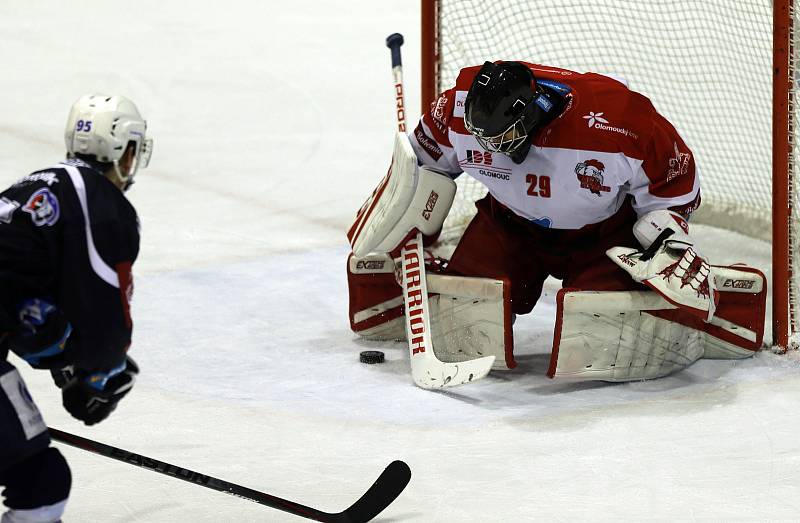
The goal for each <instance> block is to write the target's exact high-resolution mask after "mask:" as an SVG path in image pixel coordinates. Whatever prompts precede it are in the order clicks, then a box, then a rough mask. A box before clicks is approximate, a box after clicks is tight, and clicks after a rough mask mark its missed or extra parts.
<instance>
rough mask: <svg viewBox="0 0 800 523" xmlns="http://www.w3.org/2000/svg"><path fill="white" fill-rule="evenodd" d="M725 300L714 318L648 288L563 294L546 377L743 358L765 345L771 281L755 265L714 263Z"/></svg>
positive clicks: (630, 375)
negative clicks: (628, 290)
mask: <svg viewBox="0 0 800 523" xmlns="http://www.w3.org/2000/svg"><path fill="white" fill-rule="evenodd" d="M714 274H715V280H714V286H715V287H716V288H717V289H718V290H719V294H720V303H719V307H718V308H717V313H716V314H715V316H714V317H713V318H712V319H711V321H710V322H706V321H703V320H702V319H701V318H698V317H697V316H696V315H693V314H690V313H688V312H686V311H685V310H683V309H682V308H677V307H676V306H675V305H672V304H671V303H669V302H667V301H666V300H664V299H663V298H662V297H661V296H660V295H658V294H656V293H654V292H648V291H630V292H586V291H584V292H580V291H576V290H571V289H562V290H561V291H559V294H558V296H557V312H556V329H555V333H554V337H553V350H552V353H551V357H550V368H549V370H548V376H550V377H551V378H554V377H558V378H566V379H572V380H578V381H581V380H601V381H630V380H640V379H650V378H658V377H661V376H665V375H667V374H670V373H672V372H675V371H677V370H680V369H682V368H684V367H687V366H688V365H690V364H691V363H693V362H694V361H696V360H697V359H699V358H701V357H702V358H711V359H739V358H747V357H750V356H752V355H753V354H754V353H755V352H756V351H758V350H759V349H760V348H761V344H762V342H763V337H764V318H765V311H766V297H767V289H766V280H765V278H764V275H763V274H762V273H761V272H760V271H758V270H757V269H753V268H750V267H743V266H735V267H714Z"/></svg>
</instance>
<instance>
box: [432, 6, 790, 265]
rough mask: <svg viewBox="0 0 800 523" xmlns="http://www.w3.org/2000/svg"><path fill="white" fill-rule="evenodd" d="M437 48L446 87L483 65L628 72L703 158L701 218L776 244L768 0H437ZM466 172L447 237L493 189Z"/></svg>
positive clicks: (699, 162) (631, 80)
mask: <svg viewBox="0 0 800 523" xmlns="http://www.w3.org/2000/svg"><path fill="white" fill-rule="evenodd" d="M438 44H439V57H440V73H439V78H438V89H439V90H440V91H441V90H443V89H446V88H448V87H450V86H451V85H452V84H453V83H454V81H455V77H456V76H457V74H458V71H459V69H460V68H462V67H465V66H469V65H478V64H481V63H483V62H484V61H486V60H490V61H494V60H525V61H530V62H535V63H540V64H545V65H554V66H558V67H563V68H566V69H572V70H576V71H581V72H583V71H594V72H599V73H605V74H611V75H614V76H621V77H623V78H625V79H626V80H628V82H629V85H630V87H631V88H632V89H634V90H636V91H639V92H641V93H643V94H645V95H646V96H648V97H649V98H650V99H651V100H652V102H653V104H654V105H655V107H656V108H657V109H658V110H659V112H661V113H662V114H663V115H664V116H666V117H667V118H668V119H669V120H670V121H671V122H672V123H673V124H674V125H675V127H676V128H677V129H678V131H679V132H680V133H681V135H682V136H683V138H684V139H685V141H686V143H687V144H688V145H689V147H691V148H692V149H693V151H694V153H695V158H696V162H697V165H698V169H699V170H700V173H701V180H702V184H703V190H702V197H703V205H702V207H701V210H700V211H698V213H696V214H695V219H696V220H698V221H702V222H705V223H711V224H716V225H724V226H725V227H726V228H733V229H736V230H738V231H739V232H743V233H745V234H749V235H751V236H756V237H759V238H762V239H767V240H768V239H770V237H771V222H772V217H771V213H772V181H771V180H772V174H771V169H772V3H771V1H770V0H741V1H735V2H731V1H730V0H702V1H700V0H640V1H637V2H631V1H629V0H559V1H557V2H535V3H532V2H525V1H522V0H516V1H515V0H495V1H493V2H491V3H486V2H482V1H480V0H440V1H439V37H438ZM795 143H796V142H795ZM465 178H466V177H465V176H462V177H460V178H459V181H458V183H459V194H458V196H457V198H458V200H457V203H456V204H455V205H454V209H453V211H452V213H451V216H450V218H449V219H448V222H446V224H445V234H444V235H445V236H446V237H449V238H453V237H456V238H457V235H458V231H459V230H460V229H461V228H463V227H464V226H465V225H466V223H467V222H468V220H469V218H470V217H471V216H472V214H473V213H474V206H473V205H472V201H473V200H474V199H476V198H478V197H479V196H481V195H482V194H483V193H484V191H483V189H482V187H481V186H480V185H479V184H477V183H476V182H474V181H472V180H467V179H465ZM795 180H797V177H795ZM794 194H795V195H796V194H797V191H794ZM793 198H796V196H794V197H793ZM793 201H794V200H793ZM794 209H795V211H794V212H795V214H794V216H793V217H792V221H793V223H797V214H796V213H797V209H798V206H797V205H796V204H795V205H794ZM794 274H798V272H797V270H795V271H794ZM795 279H796V278H795Z"/></svg>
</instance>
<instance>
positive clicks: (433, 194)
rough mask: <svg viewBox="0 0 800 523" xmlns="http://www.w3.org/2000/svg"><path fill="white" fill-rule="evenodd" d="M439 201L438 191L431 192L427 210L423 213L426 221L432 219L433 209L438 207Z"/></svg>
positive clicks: (426, 204) (426, 205) (426, 206)
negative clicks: (437, 202)
mask: <svg viewBox="0 0 800 523" xmlns="http://www.w3.org/2000/svg"><path fill="white" fill-rule="evenodd" d="M438 199H439V193H437V192H436V191H431V194H430V196H428V201H427V202H426V203H425V210H424V211H422V217H423V218H425V219H426V220H430V219H431V213H432V212H433V209H434V208H435V207H436V201H437V200H438Z"/></svg>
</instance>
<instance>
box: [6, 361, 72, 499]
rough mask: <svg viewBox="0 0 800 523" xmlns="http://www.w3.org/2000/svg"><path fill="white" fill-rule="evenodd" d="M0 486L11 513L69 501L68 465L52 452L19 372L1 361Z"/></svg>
mask: <svg viewBox="0 0 800 523" xmlns="http://www.w3.org/2000/svg"><path fill="white" fill-rule="evenodd" d="M0 486H4V487H5V489H4V490H3V496H4V497H5V501H4V504H5V505H6V506H7V507H9V508H11V509H21V510H26V509H35V508H38V507H42V506H46V505H52V504H55V503H58V502H60V501H63V500H65V499H67V496H68V495H69V490H70V486H71V476H70V471H69V466H67V462H66V461H65V460H64V458H63V457H62V456H61V454H60V453H59V452H58V450H56V449H54V448H50V434H49V433H48V432H47V426H46V425H45V424H44V420H43V419H42V416H41V414H40V413H39V409H38V408H37V407H36V404H35V403H34V402H33V398H32V397H31V395H30V393H29V392H28V388H27V387H26V386H25V382H24V381H23V380H22V376H20V374H19V372H18V371H17V369H16V368H15V367H14V366H13V365H11V364H10V363H8V362H7V361H5V359H2V360H0Z"/></svg>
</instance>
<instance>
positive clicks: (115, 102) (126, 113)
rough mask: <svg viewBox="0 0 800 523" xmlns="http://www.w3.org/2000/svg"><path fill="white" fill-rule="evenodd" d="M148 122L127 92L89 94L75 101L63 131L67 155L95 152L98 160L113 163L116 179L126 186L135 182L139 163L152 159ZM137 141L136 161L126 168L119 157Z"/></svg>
mask: <svg viewBox="0 0 800 523" xmlns="http://www.w3.org/2000/svg"><path fill="white" fill-rule="evenodd" d="M146 131H147V122H145V121H144V119H143V118H142V116H141V115H140V114H139V110H138V109H137V108H136V106H135V105H134V104H133V102H131V101H130V100H128V99H127V98H125V97H124V96H118V95H117V96H109V95H105V94H87V95H83V96H81V97H80V98H79V99H78V101H76V102H75V103H74V104H73V105H72V109H71V110H70V112H69V118H67V127H66V129H65V131H64V141H65V142H66V145H67V155H68V156H69V157H74V156H75V155H76V154H85V155H90V156H94V157H95V158H96V159H97V161H99V162H108V163H112V164H114V171H115V172H114V173H112V175H116V176H117V177H119V179H118V180H112V181H115V182H117V185H119V186H120V187H121V188H122V189H123V190H124V189H127V188H128V187H129V186H130V184H131V183H133V176H134V175H135V174H136V171H137V170H138V168H139V167H142V168H145V167H147V165H148V164H149V163H150V155H151V154H152V152H153V140H152V139H148V138H146V136H145V133H146ZM131 142H132V143H133V144H134V157H133V163H132V164H131V165H130V167H129V168H128V169H126V172H124V173H123V172H122V170H121V169H120V167H119V160H120V158H122V155H123V154H124V153H125V150H126V149H127V147H128V144H129V143H131Z"/></svg>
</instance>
